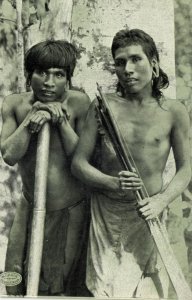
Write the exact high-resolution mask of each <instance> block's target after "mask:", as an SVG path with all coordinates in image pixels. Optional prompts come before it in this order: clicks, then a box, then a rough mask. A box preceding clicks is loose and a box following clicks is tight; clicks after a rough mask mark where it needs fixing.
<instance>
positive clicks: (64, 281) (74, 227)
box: [1, 40, 90, 295]
mask: <svg viewBox="0 0 192 300" xmlns="http://www.w3.org/2000/svg"><path fill="white" fill-rule="evenodd" d="M75 65H76V49H75V47H74V46H73V45H72V44H71V43H69V42H67V41H63V40H56V41H45V42H40V43H38V44H36V45H34V46H33V47H31V48H30V49H29V50H28V52H27V53H26V55H25V69H26V72H27V84H28V86H31V89H32V91H30V92H25V93H21V94H13V95H10V96H8V97H7V98H6V99H5V101H4V103H3V109H2V116H3V128H2V136H1V151H2V156H3V159H4V161H5V162H6V163H7V164H9V165H11V166H13V165H15V164H16V163H18V165H19V171H20V175H21V178H22V184H23V189H22V196H21V198H22V199H21V202H20V204H18V207H17V209H16V216H15V219H14V222H13V225H12V228H11V232H10V237H9V243H8V250H7V257H6V271H11V272H18V273H20V274H21V275H22V277H23V278H22V279H23V280H22V284H20V285H19V286H15V287H7V291H8V294H25V293H26V291H25V290H26V284H27V283H26V278H27V268H28V256H29V248H30V247H29V240H30V239H29V237H30V232H31V222H32V209H33V203H34V182H35V162H36V151H37V137H38V133H39V132H40V131H41V128H42V126H43V125H44V124H45V123H49V124H50V146H49V162H48V171H47V189H46V194H47V196H46V216H45V230H44V243H43V254H42V263H41V272H40V283H39V292H38V294H39V295H60V294H64V295H75V290H76V289H77V288H78V284H79V282H76V280H75V274H74V273H75V270H76V269H77V267H78V262H79V257H80V254H81V252H82V248H83V246H85V245H84V238H83V237H84V236H85V227H86V216H87V201H86V191H85V188H84V185H83V184H82V183H80V182H79V181H78V180H77V179H76V178H75V177H74V176H73V175H72V174H71V171H70V164H71V157H72V155H73V152H74V149H75V147H76V144H77V141H78V139H79V134H80V132H81V131H82V127H83V124H84V120H85V116H86V114H87V109H88V106H89V103H90V100H89V98H88V96H87V95H86V94H85V93H82V92H80V91H77V90H73V88H72V84H71V77H72V75H73V71H74V68H75ZM25 208H26V210H24V209H25ZM23 211H24V213H22V212H23ZM22 219H23V220H22ZM37 234H38V233H37ZM82 272H83V271H82ZM79 277H83V273H82V274H81V276H80V275H79ZM23 288H24V289H23Z"/></svg>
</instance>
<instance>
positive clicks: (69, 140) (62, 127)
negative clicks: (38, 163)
mask: <svg viewBox="0 0 192 300" xmlns="http://www.w3.org/2000/svg"><path fill="white" fill-rule="evenodd" d="M58 126H59V131H60V136H61V141H62V144H63V147H64V150H65V153H66V155H67V156H72V155H73V153H74V150H75V148H76V145H77V142H78V139H79V137H78V135H77V134H76V133H75V131H74V130H73V128H72V127H71V125H70V124H69V122H68V121H65V120H64V121H63V122H62V124H59V125H58Z"/></svg>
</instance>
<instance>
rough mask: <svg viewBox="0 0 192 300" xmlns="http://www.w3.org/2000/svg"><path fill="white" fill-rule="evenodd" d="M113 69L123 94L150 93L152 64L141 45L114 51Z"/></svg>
mask: <svg viewBox="0 0 192 300" xmlns="http://www.w3.org/2000/svg"><path fill="white" fill-rule="evenodd" d="M114 61H115V69H116V74H117V77H118V79H119V82H120V84H121V86H122V87H123V89H124V92H125V94H137V93H139V94H140V93H141V92H144V90H145V91H146V92H147V93H149V94H151V92H152V84H151V82H152V70H153V68H152V64H151V63H150V61H149V60H148V57H147V56H146V54H145V53H144V51H143V48H142V47H141V45H130V46H126V47H123V48H118V49H117V50H116V51H115V57H114Z"/></svg>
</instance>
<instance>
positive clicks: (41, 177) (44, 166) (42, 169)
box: [27, 123, 50, 296]
mask: <svg viewBox="0 0 192 300" xmlns="http://www.w3.org/2000/svg"><path fill="white" fill-rule="evenodd" d="M49 142H50V127H49V124H48V123H45V124H44V126H43V128H42V129H41V131H40V133H39V136H38V142H37V157H36V168H35V190H34V207H33V219H32V226H31V240H30V250H29V262H28V277H27V296H37V295H38V288H39V277H40V270H41V259H42V251H43V240H44V223H45V214H46V189H47V171H48V161H49Z"/></svg>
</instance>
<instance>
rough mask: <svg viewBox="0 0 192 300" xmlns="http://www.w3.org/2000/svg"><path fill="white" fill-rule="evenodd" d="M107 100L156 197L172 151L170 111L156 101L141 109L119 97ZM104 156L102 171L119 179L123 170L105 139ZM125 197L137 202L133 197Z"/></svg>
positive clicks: (103, 143)
mask: <svg viewBox="0 0 192 300" xmlns="http://www.w3.org/2000/svg"><path fill="white" fill-rule="evenodd" d="M107 96H108V100H109V105H110V107H111V110H112V113H113V115H114V119H115V120H116V122H117V123H118V126H119V128H120V131H121V133H122V135H123V137H124V141H125V144H126V145H127V146H128V147H129V150H130V152H131V154H132V156H133V158H134V161H135V163H136V166H137V168H138V170H139V173H140V176H141V178H142V179H143V181H144V184H145V186H146V188H147V191H148V193H149V195H154V194H156V193H158V192H159V191H160V190H161V189H162V184H163V183H162V173H163V170H164V168H165V164H166V161H167V158H168V155H169V151H170V134H171V128H172V115H171V111H170V110H169V109H168V108H165V109H163V108H161V107H160V106H159V104H158V103H157V102H156V100H155V99H154V101H153V102H151V103H148V104H147V103H146V104H142V106H140V107H139V106H138V105H134V104H132V103H131V102H129V101H127V100H126V99H124V98H121V97H119V96H117V95H116V94H110V95H107ZM101 154H102V158H101V169H102V171H103V172H104V173H106V174H109V175H113V176H117V174H118V172H119V171H120V170H122V167H121V165H120V163H119V162H118V160H117V158H116V155H115V152H114V150H113V149H112V146H111V144H110V142H109V138H108V137H107V136H106V135H105V136H104V137H103V138H102V151H101ZM126 194H127V195H129V197H130V199H131V198H134V194H133V193H131V192H130V193H126Z"/></svg>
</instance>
